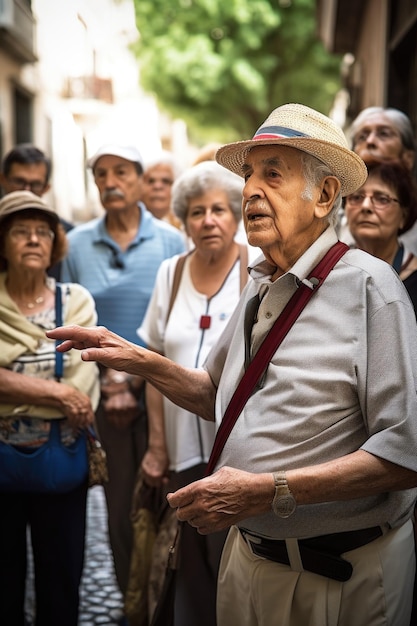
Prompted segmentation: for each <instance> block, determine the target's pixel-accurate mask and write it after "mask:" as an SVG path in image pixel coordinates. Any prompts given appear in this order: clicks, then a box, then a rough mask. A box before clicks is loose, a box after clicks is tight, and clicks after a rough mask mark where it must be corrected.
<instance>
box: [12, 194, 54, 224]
mask: <svg viewBox="0 0 417 626" xmlns="http://www.w3.org/2000/svg"><path fill="white" fill-rule="evenodd" d="M27 209H35V210H37V211H40V212H42V213H45V214H46V215H47V216H48V217H51V218H52V219H53V220H54V221H55V222H58V219H59V218H58V215H57V214H56V213H55V211H53V210H52V209H51V208H50V207H49V206H48V205H47V204H46V202H45V201H44V200H42V198H40V197H39V196H37V195H35V194H34V193H32V192H31V191H26V190H22V191H11V192H10V193H7V194H6V195H5V196H4V197H3V198H2V199H1V200H0V222H1V221H3V219H4V218H5V217H7V216H8V215H12V213H18V212H19V211H25V210H27Z"/></svg>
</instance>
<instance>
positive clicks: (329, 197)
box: [315, 176, 340, 218]
mask: <svg viewBox="0 0 417 626" xmlns="http://www.w3.org/2000/svg"><path fill="white" fill-rule="evenodd" d="M319 191H320V197H319V199H318V201H317V202H316V208H315V214H316V217H319V218H323V217H326V216H327V215H328V214H329V213H330V211H331V210H332V208H333V205H334V203H335V200H336V198H337V196H338V194H339V192H340V180H339V179H338V178H336V176H326V178H324V179H323V181H322V182H321V185H320V189H319Z"/></svg>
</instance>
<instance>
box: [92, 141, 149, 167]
mask: <svg viewBox="0 0 417 626" xmlns="http://www.w3.org/2000/svg"><path fill="white" fill-rule="evenodd" d="M105 155H109V156H118V157H120V158H121V159H126V161H132V163H138V164H139V165H140V167H141V168H142V171H143V170H144V164H143V159H142V155H141V153H140V152H139V150H138V149H137V148H136V147H135V146H121V145H118V144H105V145H104V146H101V148H99V149H98V150H97V152H96V153H95V154H94V155H93V156H92V157H90V158H89V159H88V161H87V165H88V167H90V168H91V169H92V170H93V169H94V166H95V164H96V163H97V161H98V160H99V158H100V157H102V156H105Z"/></svg>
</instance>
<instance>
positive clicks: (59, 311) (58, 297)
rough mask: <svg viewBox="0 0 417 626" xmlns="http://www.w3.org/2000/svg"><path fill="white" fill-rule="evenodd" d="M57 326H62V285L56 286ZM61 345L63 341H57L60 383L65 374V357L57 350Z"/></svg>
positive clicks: (57, 370) (56, 355)
mask: <svg viewBox="0 0 417 626" xmlns="http://www.w3.org/2000/svg"><path fill="white" fill-rule="evenodd" d="M55 324H56V325H57V326H62V289H61V284H60V283H56V285H55ZM60 343H61V341H58V340H57V341H55V378H56V379H57V381H58V382H59V381H60V380H61V378H62V375H63V373H64V355H63V353H62V352H58V351H57V349H56V347H57V346H58V345H59V344H60Z"/></svg>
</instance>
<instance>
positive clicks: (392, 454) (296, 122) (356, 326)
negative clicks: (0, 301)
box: [48, 104, 417, 626]
mask: <svg viewBox="0 0 417 626" xmlns="http://www.w3.org/2000/svg"><path fill="white" fill-rule="evenodd" d="M216 158H217V160H218V162H219V163H220V164H221V165H223V166H224V167H226V168H228V169H230V170H232V171H233V172H237V173H238V174H240V175H241V176H243V177H244V179H245V187H244V191H243V196H244V203H243V215H244V221H245V227H246V231H247V234H248V239H249V242H250V243H251V244H252V245H254V246H259V247H260V248H261V249H262V251H263V255H262V256H261V257H259V258H258V259H257V261H256V262H255V263H254V264H253V267H252V268H250V273H251V275H252V277H253V280H252V281H250V282H249V283H248V286H247V287H246V289H245V291H244V292H243V294H242V297H241V300H240V303H239V305H238V307H237V309H236V311H235V313H234V316H232V318H231V321H230V322H229V324H228V326H227V328H226V329H225V332H224V333H223V335H222V337H221V339H220V340H219V342H218V344H217V345H216V346H215V347H214V348H213V350H212V351H211V353H210V355H209V356H208V359H207V361H206V363H205V366H204V369H200V370H186V369H184V368H182V367H180V366H178V365H176V364H174V363H172V362H170V361H169V360H168V359H166V358H165V357H162V356H161V355H158V354H156V353H154V352H148V351H146V350H144V349H143V348H140V347H138V346H135V345H133V344H129V343H128V342H126V341H124V340H122V339H120V338H119V337H118V336H116V335H114V334H112V333H110V332H109V331H107V330H106V329H103V328H98V329H90V330H86V329H81V328H77V327H67V328H61V329H55V330H54V331H50V332H48V335H49V336H50V337H54V338H57V339H64V340H66V342H65V343H64V344H63V346H62V348H61V349H62V350H68V349H70V348H77V349H81V350H83V353H82V356H83V359H84V360H87V361H89V360H97V361H100V362H102V363H104V364H106V365H108V366H110V367H114V368H116V369H120V370H126V371H128V372H130V373H131V374H138V375H141V376H144V377H145V378H146V379H148V380H149V381H151V383H152V384H153V385H155V386H156V387H157V388H158V389H160V390H161V391H162V392H163V393H164V394H165V395H167V396H168V397H169V398H170V399H172V400H173V401H174V402H177V403H178V404H181V405H182V406H184V407H187V408H189V409H190V410H193V411H195V412H196V413H198V414H199V415H201V416H202V417H204V418H205V419H209V420H213V419H215V420H216V422H217V425H218V433H217V438H216V442H215V444H214V448H213V453H212V459H211V462H210V463H209V467H210V469H213V470H214V471H213V473H212V474H211V475H208V476H207V477H205V478H203V479H202V480H199V481H197V482H195V483H192V484H190V485H188V486H186V487H184V488H182V489H180V490H178V491H177V492H175V493H172V494H169V495H168V500H169V503H170V505H171V506H172V507H175V508H176V509H177V516H178V519H179V520H183V521H187V522H189V523H190V524H191V525H192V526H194V527H196V528H197V529H198V530H199V532H201V533H203V534H205V533H210V532H213V531H216V530H221V529H224V528H227V527H230V531H229V535H228V539H227V541H226V545H225V548H224V551H223V557H222V563H221V569H220V574H219V585H218V590H219V591H218V623H219V626H230V625H232V624H239V626H242V625H243V626H255V625H256V626H270V625H271V624H279V625H280V626H301V625H302V626H305V625H307V624H310V625H311V626H323V625H324V624H326V625H328V626H330V625H331V626H336V625H338V626H352V624H355V626H376V625H380V626H382V625H383V624H384V625H387V624H389V625H391V626H392V625H395V626H405V625H406V624H408V622H409V618H410V611H411V598H412V586H413V579H414V570H415V557H414V550H413V546H414V539H413V528H412V522H411V520H410V518H411V514H412V510H413V506H414V502H415V499H416V490H415V489H414V487H415V486H416V485H417V456H416V454H415V451H416V449H417V420H416V414H417V395H416V385H417V333H410V328H411V327H413V326H415V323H416V322H415V316H414V311H413V308H412V305H411V303H410V300H409V298H408V296H407V293H406V291H405V289H404V287H403V285H402V283H401V281H400V280H399V279H398V277H397V275H396V274H395V272H394V271H393V270H392V268H391V267H390V266H388V265H387V264H386V263H384V262H382V261H381V260H379V259H377V258H374V257H372V256H370V255H368V254H366V253H364V252H362V251H360V250H349V249H347V247H346V246H344V244H340V243H337V237H336V234H335V230H334V219H335V216H336V214H337V211H338V208H339V205H340V202H341V197H342V196H344V195H346V194H349V193H352V192H353V191H354V190H356V189H357V188H358V187H360V186H361V185H362V184H363V183H364V181H365V179H366V168H365V165H364V163H363V161H362V160H361V159H360V158H359V157H358V156H357V155H356V154H354V153H353V152H351V151H350V150H349V149H348V146H347V144H346V140H345V138H344V135H343V133H342V131H341V130H340V129H339V128H338V127H337V125H336V124H334V122H333V121H331V120H330V119H328V118H327V117H325V116H323V115H321V114H320V113H318V112H316V111H314V110H312V109H309V108H307V107H305V106H302V105H298V104H287V105H283V106H281V107H278V108H277V109H275V110H274V111H273V112H272V113H271V114H270V116H269V117H268V119H267V120H266V121H265V122H264V123H263V124H262V126H261V127H260V129H259V130H258V131H257V132H256V134H255V136H254V137H253V139H251V140H249V141H241V142H237V143H232V144H228V145H226V146H223V147H222V148H220V150H219V151H218V153H217V157H216ZM329 251H330V252H329ZM341 255H342V256H341ZM322 261H323V263H322ZM331 268H332V269H331ZM329 270H331V271H329ZM326 272H328V275H327V277H326ZM308 296H311V297H310V298H308ZM290 299H291V304H290V305H289V307H286V304H287V303H288V302H289V301H290ZM297 308H298V313H297V314H298V317H297V318H296V319H295V321H294V319H291V313H294V311H295V310H296V309H297ZM288 311H289V314H288ZM279 316H280V321H279V322H278V329H279V332H280V330H281V329H284V330H285V332H286V335H285V333H284V335H285V336H284V337H283V338H282V337H281V343H280V344H279V345H278V343H279V342H278V338H277V337H276V336H274V338H273V337H272V336H271V335H268V332H269V331H270V329H271V327H272V326H273V323H274V321H275V320H276V319H277V318H278V317H279ZM275 328H276V327H275ZM271 332H273V331H271ZM278 334H279V333H278ZM267 335H268V336H267ZM265 337H267V339H266V342H265V344H263V345H262V342H263V340H264V338H265ZM265 345H266V346H267V347H269V348H271V346H272V349H271V350H270V354H269V355H266V357H265V355H264V346H265ZM259 354H262V359H264V360H265V359H266V361H267V362H262V363H261V364H260V366H259V367H258V369H257V371H256V372H255V373H254V374H253V375H252V374H251V376H252V377H251V378H249V379H248V378H247V374H248V373H249V372H253V366H254V365H255V364H256V363H257V357H258V355H259ZM242 377H244V381H245V384H244V388H243V390H242V387H241V386H240V388H239V389H240V398H239V402H235V399H233V400H232V407H233V410H231V409H230V406H229V409H227V407H228V404H229V402H230V400H231V398H232V396H233V393H234V390H235V389H236V387H237V386H238V384H239V381H240V379H241V378H242ZM245 392H247V393H246V394H245ZM235 397H236V396H235ZM226 409H227V410H226ZM233 418H235V419H236V418H237V419H236V421H235V422H234V421H233ZM225 423H227V428H226V429H225V428H224V424H225Z"/></svg>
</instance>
